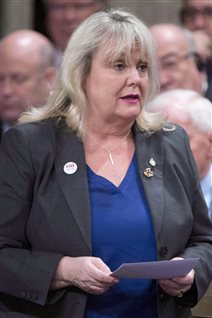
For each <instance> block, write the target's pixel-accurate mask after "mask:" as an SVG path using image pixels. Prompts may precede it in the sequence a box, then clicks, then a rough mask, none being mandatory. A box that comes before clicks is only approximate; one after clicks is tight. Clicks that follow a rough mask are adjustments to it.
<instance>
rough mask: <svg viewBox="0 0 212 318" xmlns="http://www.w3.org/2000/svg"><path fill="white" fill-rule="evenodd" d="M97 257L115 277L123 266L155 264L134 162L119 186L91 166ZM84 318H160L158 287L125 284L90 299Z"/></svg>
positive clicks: (151, 233)
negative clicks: (142, 263) (115, 272)
mask: <svg viewBox="0 0 212 318" xmlns="http://www.w3.org/2000/svg"><path fill="white" fill-rule="evenodd" d="M87 174H88V183H89V192H90V201H91V211H92V248H93V256H95V257H100V258H101V259H102V260H103V261H104V262H105V263H106V264H107V266H109V268H110V269H111V271H113V270H115V269H116V268H117V267H119V266H120V265H121V264H122V263H127V262H130V263H132V262H145V261H155V260H156V242H155V236H154V230H153V225H152V220H151V215H150V211H149V207H148V204H147V202H146V199H145V195H144V190H143V187H142V183H141V181H140V178H139V174H138V170H137V163H136V156H135V155H134V157H133V159H132V162H131V164H130V166H129V168H128V171H127V173H126V176H125V177H124V179H123V181H122V182H121V184H120V185H119V186H118V187H116V186H115V185H114V184H113V183H111V182H110V181H109V180H107V179H105V178H104V177H102V176H99V175H97V174H95V173H94V172H93V171H92V170H91V169H90V168H89V167H88V166H87ZM85 317H86V318H100V317H101V318H106V317H107V318H109V317H110V318H111V317H114V318H118V317H121V318H127V317H129V318H138V317H148V318H156V317H157V314H156V286H155V281H153V280H150V279H121V280H120V282H119V283H118V284H116V285H114V286H113V287H111V288H110V289H109V290H108V291H107V292H106V293H105V294H103V295H89V296H88V302H87V306H86V314H85Z"/></svg>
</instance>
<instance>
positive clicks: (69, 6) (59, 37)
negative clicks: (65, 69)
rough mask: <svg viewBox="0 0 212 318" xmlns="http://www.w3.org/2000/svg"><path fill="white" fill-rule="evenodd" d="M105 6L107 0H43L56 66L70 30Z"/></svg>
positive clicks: (46, 24)
mask: <svg viewBox="0 0 212 318" xmlns="http://www.w3.org/2000/svg"><path fill="white" fill-rule="evenodd" d="M106 6H107V0H44V8H45V28H46V32H47V35H48V36H49V38H50V39H51V41H52V42H53V44H54V46H55V49H56V50H55V55H56V62H57V65H58V66H59V65H60V62H61V58H62V54H63V51H64V50H65V48H66V45H67V42H68V39H69V37H70V35H71V34H72V32H73V31H74V30H75V29H76V27H77V26H78V25H79V24H80V23H81V22H82V21H83V20H85V19H86V18H87V17H88V16H89V15H91V14H92V13H95V12H97V11H101V10H104V9H105V8H106Z"/></svg>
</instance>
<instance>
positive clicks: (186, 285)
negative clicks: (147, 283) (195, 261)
mask: <svg viewBox="0 0 212 318" xmlns="http://www.w3.org/2000/svg"><path fill="white" fill-rule="evenodd" d="M176 259H183V258H182V257H175V258H173V260H176ZM194 275H195V271H194V270H193V269H192V270H191V271H190V272H189V273H188V274H187V275H186V276H180V277H174V278H171V279H160V280H159V284H160V287H161V288H162V289H163V290H164V291H165V292H166V293H167V294H169V295H170V296H177V297H182V296H183V294H184V293H186V292H187V291H188V290H189V289H190V288H191V286H192V284H193V282H194Z"/></svg>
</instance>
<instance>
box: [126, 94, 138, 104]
mask: <svg viewBox="0 0 212 318" xmlns="http://www.w3.org/2000/svg"><path fill="white" fill-rule="evenodd" d="M121 99H122V100H125V101H127V102H128V103H130V104H135V103H137V102H138V101H139V100H140V96H139V95H138V94H128V95H125V96H122V97H121Z"/></svg>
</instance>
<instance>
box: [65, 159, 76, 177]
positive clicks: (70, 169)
mask: <svg viewBox="0 0 212 318" xmlns="http://www.w3.org/2000/svg"><path fill="white" fill-rule="evenodd" d="M63 171H64V172H65V173H66V174H73V173H75V172H76V171H77V164H76V163H75V162H72V161H70V162H67V163H66V164H65V165H64V167H63Z"/></svg>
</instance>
